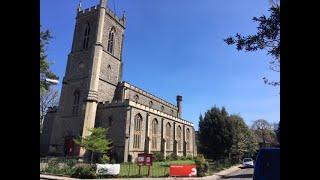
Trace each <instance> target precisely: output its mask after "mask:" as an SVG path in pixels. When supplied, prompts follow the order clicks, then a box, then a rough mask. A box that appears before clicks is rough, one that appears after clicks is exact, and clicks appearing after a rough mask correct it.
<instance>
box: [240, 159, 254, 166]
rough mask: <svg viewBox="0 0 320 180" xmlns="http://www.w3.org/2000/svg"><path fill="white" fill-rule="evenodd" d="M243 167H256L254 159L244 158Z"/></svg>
mask: <svg viewBox="0 0 320 180" xmlns="http://www.w3.org/2000/svg"><path fill="white" fill-rule="evenodd" d="M242 165H243V167H254V163H253V159H252V158H244V159H243V161H242Z"/></svg>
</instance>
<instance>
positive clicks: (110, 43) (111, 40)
mask: <svg viewBox="0 0 320 180" xmlns="http://www.w3.org/2000/svg"><path fill="white" fill-rule="evenodd" d="M114 33H115V29H114V27H112V28H111V30H110V31H109V37H108V47H107V51H108V52H109V53H111V54H113V46H114Z"/></svg>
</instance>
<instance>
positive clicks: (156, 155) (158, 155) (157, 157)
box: [153, 152, 165, 162]
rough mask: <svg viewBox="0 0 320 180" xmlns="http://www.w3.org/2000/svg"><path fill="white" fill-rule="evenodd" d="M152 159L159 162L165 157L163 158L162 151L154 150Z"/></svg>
mask: <svg viewBox="0 0 320 180" xmlns="http://www.w3.org/2000/svg"><path fill="white" fill-rule="evenodd" d="M153 158H154V159H153V160H154V161H155V162H159V161H164V160H165V159H164V155H163V153H162V152H154V153H153Z"/></svg>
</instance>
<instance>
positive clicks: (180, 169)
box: [170, 164, 197, 177]
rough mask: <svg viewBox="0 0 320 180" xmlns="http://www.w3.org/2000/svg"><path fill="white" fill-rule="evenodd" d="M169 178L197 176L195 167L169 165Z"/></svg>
mask: <svg viewBox="0 0 320 180" xmlns="http://www.w3.org/2000/svg"><path fill="white" fill-rule="evenodd" d="M170 176H175V177H177V176H184V177H187V176H188V177H194V176H197V167H196V165H195V164H191V165H170Z"/></svg>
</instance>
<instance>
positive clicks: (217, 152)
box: [199, 107, 233, 159]
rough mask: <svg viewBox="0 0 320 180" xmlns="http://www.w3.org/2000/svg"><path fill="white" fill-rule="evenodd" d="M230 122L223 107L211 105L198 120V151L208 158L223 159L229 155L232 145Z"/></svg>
mask: <svg viewBox="0 0 320 180" xmlns="http://www.w3.org/2000/svg"><path fill="white" fill-rule="evenodd" d="M230 125H231V124H230V123H228V113H227V111H226V109H225V108H224V107H222V109H221V110H220V109H219V108H218V107H213V108H211V109H210V110H208V111H207V112H206V113H205V114H204V117H203V118H202V116H201V117H200V121H199V143H200V147H199V148H200V151H201V152H202V153H203V154H205V155H206V156H207V157H209V158H213V159H223V158H226V157H228V156H229V150H230V147H231V146H232V143H233V140H232V132H231V131H232V130H231V126H230Z"/></svg>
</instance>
